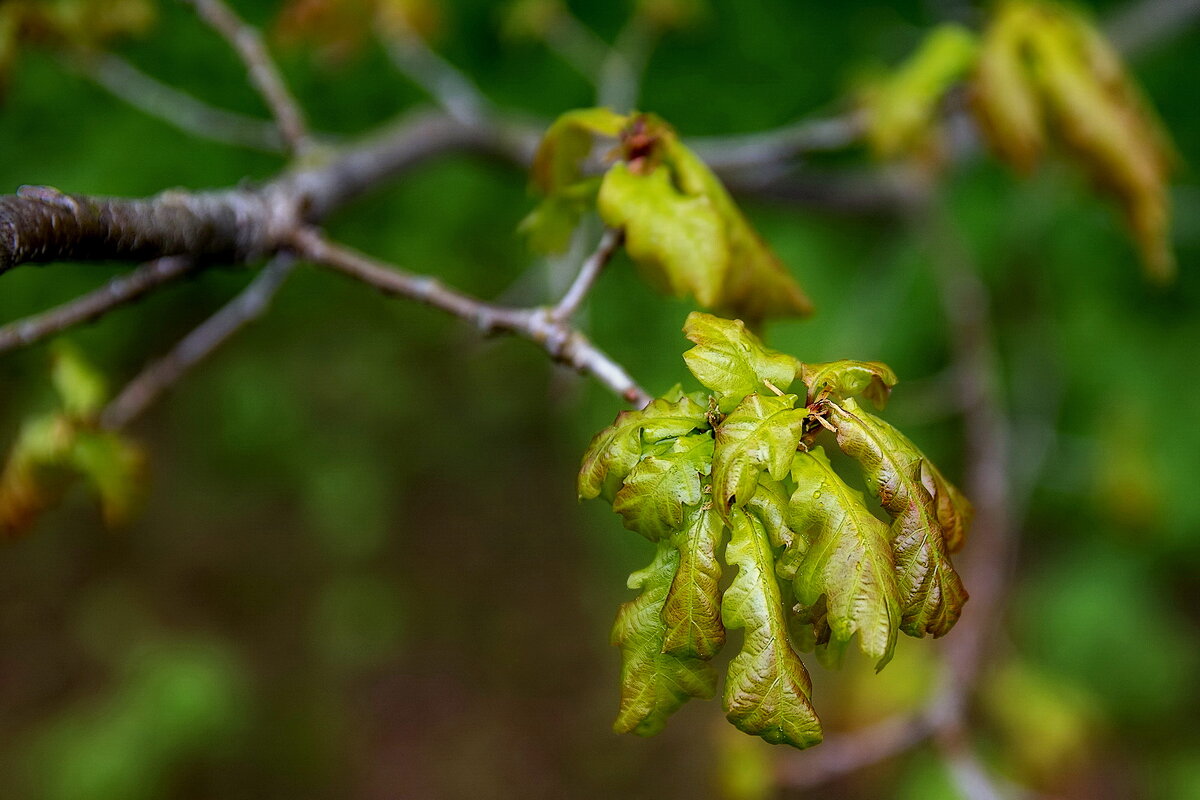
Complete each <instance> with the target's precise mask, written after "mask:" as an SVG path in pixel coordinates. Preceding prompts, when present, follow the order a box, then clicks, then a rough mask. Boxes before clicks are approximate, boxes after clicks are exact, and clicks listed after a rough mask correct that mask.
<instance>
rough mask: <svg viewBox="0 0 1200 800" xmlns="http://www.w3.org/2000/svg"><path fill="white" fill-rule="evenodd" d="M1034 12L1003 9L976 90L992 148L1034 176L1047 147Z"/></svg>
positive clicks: (1020, 6) (982, 52)
mask: <svg viewBox="0 0 1200 800" xmlns="http://www.w3.org/2000/svg"><path fill="white" fill-rule="evenodd" d="M1030 13H1031V8H1030V7H1029V6H1028V5H1027V4H1025V3H1012V2H1009V3H1003V4H1001V5H1000V6H999V8H998V10H997V11H996V14H995V17H994V18H993V19H992V22H991V24H989V25H988V28H987V33H986V35H985V36H984V38H983V43H982V45H981V46H980V49H979V62H978V65H977V67H976V70H975V75H974V78H973V81H972V91H971V102H972V107H973V110H974V112H975V116H976V118H977V119H978V120H979V123H980V127H981V128H982V129H983V132H984V134H985V136H986V137H987V140H988V143H989V144H990V145H991V146H992V148H993V149H995V150H996V152H997V153H998V154H999V155H1000V157H1001V158H1003V159H1004V160H1005V161H1007V162H1008V163H1010V164H1012V165H1013V166H1014V167H1016V168H1017V169H1018V170H1020V171H1021V172H1030V171H1031V170H1032V169H1033V168H1034V166H1035V165H1036V164H1037V162H1038V160H1039V159H1040V158H1041V156H1042V152H1043V151H1044V150H1045V148H1046V132H1045V125H1044V120H1043V113H1042V110H1041V99H1040V98H1039V97H1038V94H1037V88H1036V87H1035V86H1034V85H1033V84H1032V82H1031V81H1030V80H1029V75H1028V67H1027V66H1026V59H1027V52H1026V49H1027V48H1026V42H1025V38H1024V31H1025V30H1026V28H1027V25H1028V24H1029V23H1028V18H1029V16H1030Z"/></svg>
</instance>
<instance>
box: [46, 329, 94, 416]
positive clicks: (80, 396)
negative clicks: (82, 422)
mask: <svg viewBox="0 0 1200 800" xmlns="http://www.w3.org/2000/svg"><path fill="white" fill-rule="evenodd" d="M50 377H51V380H53V382H54V388H55V389H56V390H58V395H59V397H60V398H61V399H62V407H63V410H64V411H66V412H67V414H68V415H69V416H72V417H77V418H81V419H87V418H90V417H94V416H95V415H96V414H98V413H100V410H101V409H102V408H103V407H104V401H105V400H106V399H107V398H108V386H107V383H106V381H105V380H104V376H103V375H101V374H100V373H99V372H98V371H97V370H96V369H95V368H94V367H92V365H91V364H89V363H88V362H87V360H86V359H85V358H84V357H83V353H81V352H80V351H79V349H78V348H77V347H75V346H74V345H72V344H70V343H68V342H66V341H60V342H57V343H56V344H55V347H54V354H53V360H52V362H51V372H50Z"/></svg>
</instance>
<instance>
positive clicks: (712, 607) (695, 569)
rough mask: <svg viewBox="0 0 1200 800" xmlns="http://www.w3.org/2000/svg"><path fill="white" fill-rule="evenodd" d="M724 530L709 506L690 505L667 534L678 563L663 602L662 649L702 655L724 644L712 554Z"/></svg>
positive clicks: (706, 657) (716, 570)
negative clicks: (678, 526) (679, 523)
mask: <svg viewBox="0 0 1200 800" xmlns="http://www.w3.org/2000/svg"><path fill="white" fill-rule="evenodd" d="M724 536H725V525H724V523H722V522H721V518H720V516H719V515H718V514H717V513H716V512H715V511H713V510H712V509H711V508H695V509H690V510H689V511H688V512H687V519H686V520H685V522H684V525H683V527H682V528H681V529H680V530H679V531H678V532H676V533H675V534H674V535H672V536H671V543H672V544H673V545H674V546H675V548H676V549H677V550H678V551H679V568H678V570H676V572H675V578H674V580H673V581H672V582H671V590H670V593H669V594H668V595H667V601H666V604H665V605H664V606H663V620H664V621H665V622H666V625H667V632H666V636H665V638H664V640H663V652H664V653H670V654H671V655H675V656H680V657H688V658H701V659H704V660H705V661H707V660H709V659H710V658H712V657H713V656H715V655H716V654H717V653H719V652H720V651H721V647H722V646H724V644H725V626H724V625H722V624H721V587H720V584H721V562H720V560H719V559H718V558H717V551H718V550H720V547H721V542H722V540H723V539H724Z"/></svg>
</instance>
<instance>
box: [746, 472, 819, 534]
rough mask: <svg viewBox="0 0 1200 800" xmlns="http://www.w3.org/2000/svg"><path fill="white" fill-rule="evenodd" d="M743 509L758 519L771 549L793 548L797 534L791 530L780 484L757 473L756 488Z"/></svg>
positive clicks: (788, 513) (785, 500)
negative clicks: (768, 539)
mask: <svg viewBox="0 0 1200 800" xmlns="http://www.w3.org/2000/svg"><path fill="white" fill-rule="evenodd" d="M745 508H746V511H747V512H748V513H750V514H753V515H754V516H756V517H758V521H759V522H761V523H762V524H763V527H764V528H766V530H767V534H768V535H769V536H770V537H771V546H772V547H793V546H795V545H794V540H795V538H796V534H797V532H796V531H794V530H792V525H791V521H790V520H789V517H790V516H791V512H790V510H789V508H788V497H787V492H786V491H785V490H784V488H783V484H782V483H780V482H779V481H776V480H772V479H771V478H769V477H767V476H766V475H763V474H762V473H759V475H758V487H757V488H755V490H754V494H753V495H751V497H750V500H749V501H748V502H747V503H746V506H745ZM805 546H806V545H805Z"/></svg>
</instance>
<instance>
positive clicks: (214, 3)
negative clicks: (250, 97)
mask: <svg viewBox="0 0 1200 800" xmlns="http://www.w3.org/2000/svg"><path fill="white" fill-rule="evenodd" d="M187 1H188V2H189V3H191V4H192V5H193V6H195V8H196V12H197V13H198V14H199V15H200V17H201V18H202V19H203V20H204V21H205V22H207V23H208V24H209V25H210V26H212V28H213V29H214V30H216V31H217V32H218V33H219V34H221V35H222V36H223V37H224V38H225V40H226V41H228V42H229V45H230V46H231V47H232V48H233V50H234V52H235V53H237V55H238V57H239V58H240V59H241V60H242V63H243V64H244V65H245V66H246V71H247V73H248V74H249V77H250V83H251V85H253V86H254V88H255V89H257V90H258V93H259V95H260V96H261V97H262V99H263V101H264V102H265V103H266V104H267V108H269V109H270V110H271V115H272V116H274V117H275V122H276V123H277V124H278V125H279V134H280V136H282V137H283V141H284V142H286V143H287V145H288V148H289V149H290V150H291V151H292V152H293V153H303V152H304V151H305V150H307V149H308V146H309V138H308V132H307V130H306V128H305V124H304V114H303V112H301V111H300V106H299V104H297V103H296V100H295V98H293V97H292V95H291V92H289V91H288V88H287V85H286V84H285V83H284V82H283V78H282V76H281V75H280V74H279V68H278V67H276V66H275V62H274V61H272V60H271V56H270V54H269V53H267V48H266V46H265V45H264V44H263V41H262V37H261V36H260V35H259V33H258V30H257V29H256V28H253V27H252V26H250V25H247V24H246V23H245V22H243V21H242V19H241V18H240V17H239V16H238V15H237V14H236V13H235V12H234V10H233V9H232V8H230V7H229V6H228V5H227V4H226V3H225V2H224V0H187Z"/></svg>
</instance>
